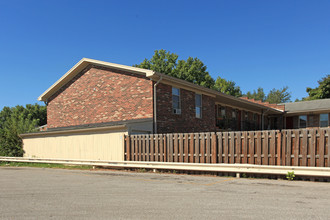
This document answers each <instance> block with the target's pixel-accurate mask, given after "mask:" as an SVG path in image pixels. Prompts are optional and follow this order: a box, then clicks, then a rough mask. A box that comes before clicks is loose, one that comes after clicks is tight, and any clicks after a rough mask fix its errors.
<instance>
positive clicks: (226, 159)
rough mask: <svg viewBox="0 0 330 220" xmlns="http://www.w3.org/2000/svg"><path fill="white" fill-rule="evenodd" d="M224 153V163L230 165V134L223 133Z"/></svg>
mask: <svg viewBox="0 0 330 220" xmlns="http://www.w3.org/2000/svg"><path fill="white" fill-rule="evenodd" d="M223 136H224V140H223V153H224V157H225V158H224V163H228V151H229V149H228V148H229V141H228V132H224V133H223Z"/></svg>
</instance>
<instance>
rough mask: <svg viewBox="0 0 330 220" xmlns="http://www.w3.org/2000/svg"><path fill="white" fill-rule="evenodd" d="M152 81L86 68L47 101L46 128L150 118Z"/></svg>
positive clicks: (92, 67) (136, 76) (126, 74)
mask: <svg viewBox="0 0 330 220" xmlns="http://www.w3.org/2000/svg"><path fill="white" fill-rule="evenodd" d="M152 103H153V101H152V81H150V80H149V79H147V78H145V77H142V76H140V75H137V74H132V73H127V72H123V71H119V70H111V69H105V68H101V67H95V66H89V67H88V68H86V69H85V70H84V71H82V72H81V73H80V74H78V75H77V76H75V77H74V78H73V79H72V80H71V81H70V82H69V83H67V84H66V85H65V86H64V87H62V88H61V89H60V90H59V91H58V92H57V93H56V94H54V95H53V96H52V97H51V98H50V99H49V100H48V106H47V123H48V128H55V127H67V126H75V125H83V124H93V123H103V122H111V121H122V120H131V119H142V118H152V117H153V106H152Z"/></svg>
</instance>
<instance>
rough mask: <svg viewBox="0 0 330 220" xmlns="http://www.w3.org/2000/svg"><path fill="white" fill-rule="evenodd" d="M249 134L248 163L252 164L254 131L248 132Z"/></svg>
mask: <svg viewBox="0 0 330 220" xmlns="http://www.w3.org/2000/svg"><path fill="white" fill-rule="evenodd" d="M249 136H250V141H249V143H250V146H249V152H250V164H254V138H255V137H254V132H252V131H250V132H249Z"/></svg>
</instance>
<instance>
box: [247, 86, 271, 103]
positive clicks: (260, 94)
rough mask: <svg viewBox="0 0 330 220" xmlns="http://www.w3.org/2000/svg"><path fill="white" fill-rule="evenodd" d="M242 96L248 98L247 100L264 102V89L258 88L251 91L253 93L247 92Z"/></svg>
mask: <svg viewBox="0 0 330 220" xmlns="http://www.w3.org/2000/svg"><path fill="white" fill-rule="evenodd" d="M244 96H246V97H248V98H249V99H254V100H260V101H262V102H264V101H265V100H266V95H265V92H264V89H263V88H261V87H259V88H258V89H257V91H256V90H253V92H250V91H249V92H247V93H246V94H245V95H244Z"/></svg>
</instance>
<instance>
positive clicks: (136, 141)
mask: <svg viewBox="0 0 330 220" xmlns="http://www.w3.org/2000/svg"><path fill="white" fill-rule="evenodd" d="M134 139H135V152H134V155H135V156H134V160H135V161H139V157H138V156H139V155H138V152H139V151H138V147H139V144H138V143H139V142H138V137H137V135H135V138H134Z"/></svg>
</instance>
